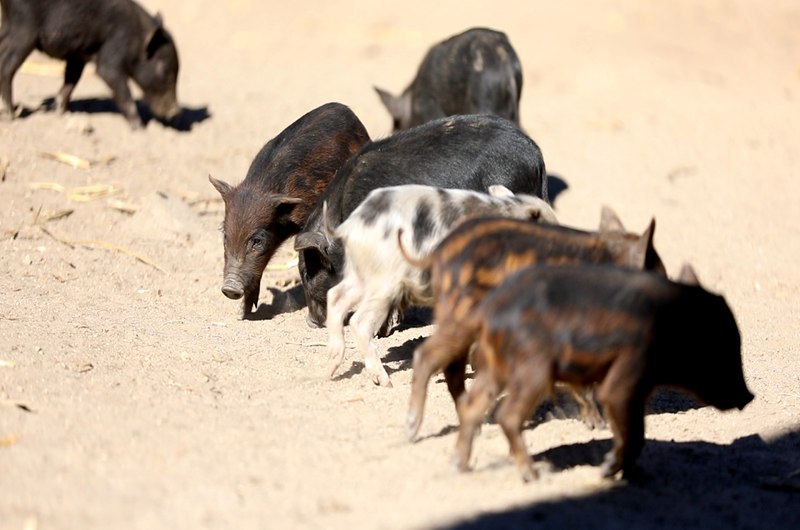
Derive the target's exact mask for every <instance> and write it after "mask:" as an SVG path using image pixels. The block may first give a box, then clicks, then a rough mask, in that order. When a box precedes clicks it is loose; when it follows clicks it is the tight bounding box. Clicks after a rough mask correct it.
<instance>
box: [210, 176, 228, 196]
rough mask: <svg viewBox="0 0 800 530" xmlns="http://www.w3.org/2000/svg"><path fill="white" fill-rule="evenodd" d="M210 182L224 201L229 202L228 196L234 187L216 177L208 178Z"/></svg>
mask: <svg viewBox="0 0 800 530" xmlns="http://www.w3.org/2000/svg"><path fill="white" fill-rule="evenodd" d="M208 181H209V182H210V183H211V185H212V186H214V187H215V188H216V189H217V191H218V192H219V194H220V195H222V199H223V200H225V201H227V200H228V196H229V195H230V194H231V192H232V191H233V186H231V185H230V184H228V183H227V182H223V181H221V180H217V179H215V178H214V177H212V176H211V175H209V176H208Z"/></svg>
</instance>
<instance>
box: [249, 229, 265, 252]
mask: <svg viewBox="0 0 800 530" xmlns="http://www.w3.org/2000/svg"><path fill="white" fill-rule="evenodd" d="M266 244H267V237H266V234H265V233H264V231H263V230H259V231H258V232H256V233H255V234H253V235H252V236H251V237H250V249H251V250H252V251H253V252H263V251H264V247H265V246H266Z"/></svg>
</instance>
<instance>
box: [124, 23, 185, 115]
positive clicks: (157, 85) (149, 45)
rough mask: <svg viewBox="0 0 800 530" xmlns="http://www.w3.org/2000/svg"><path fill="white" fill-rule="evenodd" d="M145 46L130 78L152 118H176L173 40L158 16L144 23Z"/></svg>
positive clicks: (175, 65)
mask: <svg viewBox="0 0 800 530" xmlns="http://www.w3.org/2000/svg"><path fill="white" fill-rule="evenodd" d="M147 26H148V29H147V30H146V31H147V35H146V38H145V40H144V42H145V45H144V47H143V48H142V49H141V50H140V52H139V54H138V59H137V60H136V62H135V65H134V67H133V71H132V72H131V77H133V79H134V81H136V84H137V85H139V87H140V88H141V89H142V92H143V95H144V100H145V101H146V102H147V105H148V106H149V107H150V110H152V111H153V114H155V115H156V116H158V117H160V118H163V119H165V120H171V119H173V118H174V117H176V116H177V115H178V113H179V112H180V107H179V106H178V97H177V90H176V86H177V84H178V68H179V64H178V52H177V50H176V48H175V42H174V41H173V40H172V36H171V35H170V34H169V32H168V31H167V30H166V29H165V28H164V24H163V22H162V20H161V15H160V14H158V15H156V16H155V17H152V19H151V20H149V21H148V23H147Z"/></svg>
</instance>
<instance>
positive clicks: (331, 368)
mask: <svg viewBox="0 0 800 530" xmlns="http://www.w3.org/2000/svg"><path fill="white" fill-rule="evenodd" d="M340 364H341V363H340V362H338V360H337V361H334V362H332V363H331V364H329V365H328V377H329V378H330V379H333V376H335V375H336V370H338V369H339V366H340Z"/></svg>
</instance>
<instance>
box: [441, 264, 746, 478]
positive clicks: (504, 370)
mask: <svg viewBox="0 0 800 530" xmlns="http://www.w3.org/2000/svg"><path fill="white" fill-rule="evenodd" d="M457 340H458V341H461V342H462V343H463V344H467V343H471V342H472V341H477V347H476V349H475V352H474V362H475V365H476V366H477V368H478V369H477V371H476V376H475V379H474V380H473V384H472V385H471V386H470V388H469V391H468V394H467V398H466V399H465V400H463V401H461V402H459V403H458V415H459V421H460V427H459V433H458V441H457V444H456V465H457V466H458V467H459V469H462V470H464V469H467V468H468V466H469V458H470V451H471V447H472V441H473V438H474V435H475V432H476V429H477V427H478V426H479V425H480V423H481V421H482V419H483V417H484V414H485V413H486V410H487V408H488V407H489V406H490V405H491V404H492V403H493V402H494V400H495V398H496V397H497V396H498V395H499V394H500V393H501V392H505V393H506V396H505V398H504V399H503V401H502V403H501V404H500V406H499V408H498V410H497V414H496V418H497V423H498V424H500V426H501V427H502V429H503V432H504V433H505V435H506V437H507V438H508V442H509V445H510V447H511V455H512V457H513V458H514V460H515V462H516V464H517V466H518V468H519V470H520V472H521V474H522V478H523V480H526V481H528V480H531V479H533V478H535V477H536V472H535V470H534V469H533V466H532V462H531V459H530V457H529V456H528V452H527V450H526V448H525V443H524V441H523V439H522V433H521V428H522V425H523V422H525V421H526V420H527V419H528V418H529V417H530V416H531V414H532V413H533V411H534V410H535V408H536V405H537V404H538V403H539V401H540V399H541V398H543V397H544V396H545V395H546V394H547V393H548V392H549V391H551V390H552V386H553V384H554V383H555V382H559V381H561V382H566V383H568V384H570V385H592V384H597V398H598V400H599V401H600V403H601V404H602V405H603V409H604V412H605V415H606V418H607V420H608V423H609V425H610V427H611V431H612V433H613V437H614V445H613V448H612V449H611V451H610V452H609V453H608V454H607V455H606V458H605V462H604V463H603V466H602V473H603V476H604V477H613V476H614V475H615V474H616V473H617V472H619V471H622V475H623V478H632V476H633V475H635V473H636V471H637V467H636V460H637V459H638V456H639V454H640V452H641V450H642V447H643V446H644V442H645V437H644V412H645V402H646V400H647V398H648V396H649V395H650V394H651V392H652V391H653V389H654V388H656V387H659V386H672V387H677V388H681V389H684V390H687V391H689V392H691V393H693V394H695V395H696V396H697V397H698V398H699V399H701V400H702V401H704V402H706V403H708V404H709V405H712V406H714V407H716V408H718V409H721V410H728V409H732V408H734V407H736V408H739V409H742V408H744V407H745V405H747V404H748V403H750V401H752V399H753V394H751V393H750V391H749V390H748V388H747V385H746V383H745V380H744V375H743V374H742V357H741V338H740V335H739V328H738V327H737V325H736V320H735V319H734V316H733V314H732V313H731V310H730V308H729V307H728V304H727V303H726V302H725V299H724V298H723V297H721V296H718V295H716V294H712V293H709V292H708V291H706V290H705V289H703V288H702V287H700V286H698V285H687V284H681V283H675V282H671V281H669V280H667V279H666V278H664V277H662V276H659V275H656V274H652V273H650V272H643V271H635V270H630V269H623V268H621V267H614V266H607V265H582V266H578V265H575V266H572V265H564V266H556V267H528V268H525V269H521V270H520V271H518V272H516V273H514V274H513V275H511V276H509V277H508V278H507V279H506V280H505V281H504V282H503V283H502V284H501V285H500V286H499V287H497V288H495V289H493V290H492V291H490V292H489V294H488V295H487V297H486V298H485V299H484V301H483V302H481V304H480V305H479V306H478V308H477V310H476V311H474V312H473V313H472V314H471V315H470V317H469V318H468V319H467V321H466V322H465V323H464V325H463V326H462V328H461V334H460V335H459V337H458V338H457Z"/></svg>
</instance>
